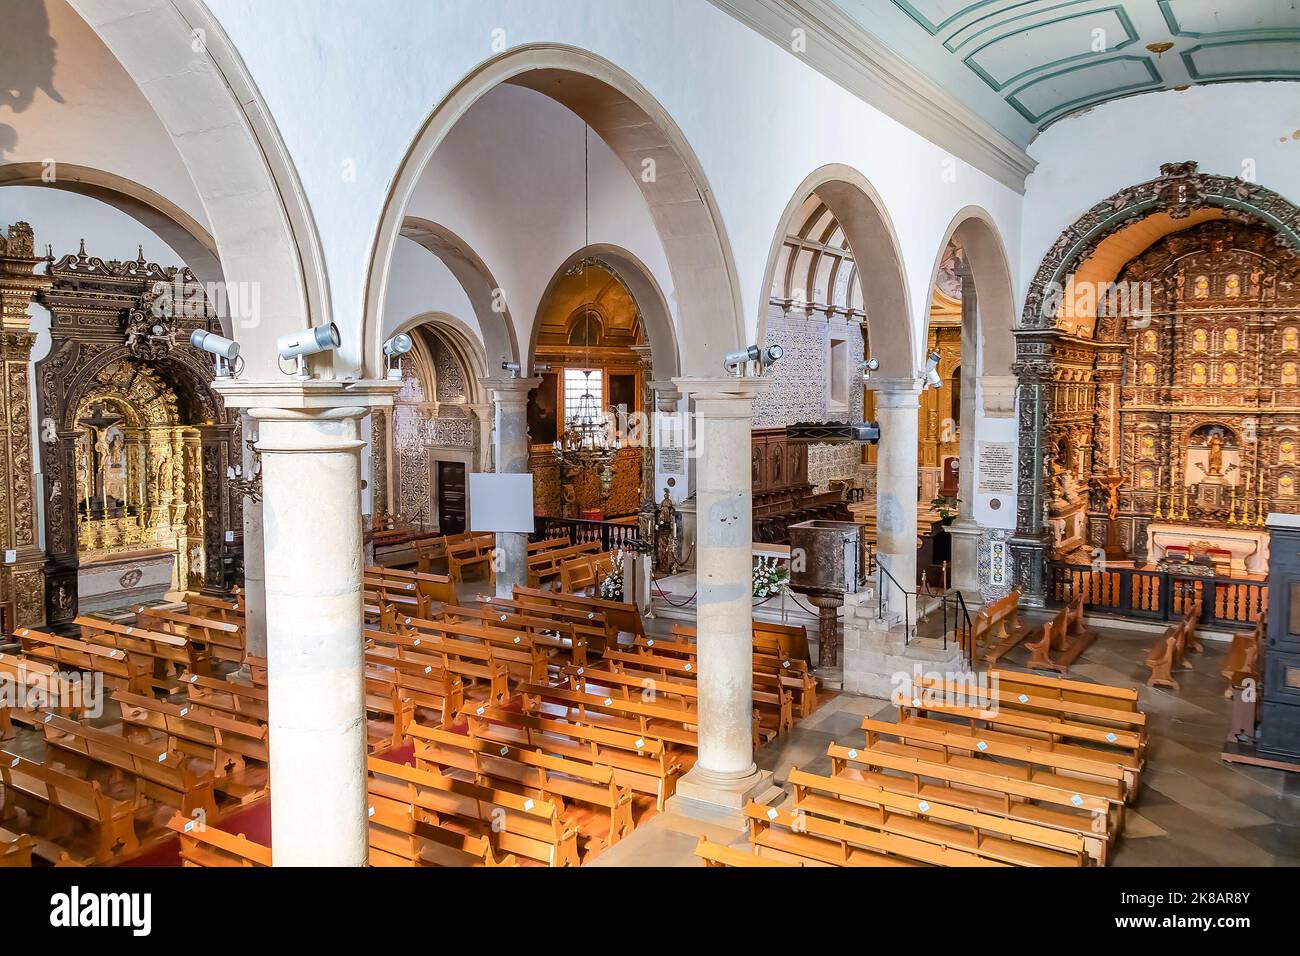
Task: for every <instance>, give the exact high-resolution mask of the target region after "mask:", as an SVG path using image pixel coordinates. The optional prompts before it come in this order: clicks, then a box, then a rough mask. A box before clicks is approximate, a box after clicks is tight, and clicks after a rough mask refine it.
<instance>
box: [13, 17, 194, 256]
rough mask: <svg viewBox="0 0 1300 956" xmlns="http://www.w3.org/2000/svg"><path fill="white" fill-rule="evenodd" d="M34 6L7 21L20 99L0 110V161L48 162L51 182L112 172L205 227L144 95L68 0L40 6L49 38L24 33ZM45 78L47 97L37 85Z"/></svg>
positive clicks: (181, 168)
mask: <svg viewBox="0 0 1300 956" xmlns="http://www.w3.org/2000/svg"><path fill="white" fill-rule="evenodd" d="M40 3H41V0H21V3H20V4H19V6H17V7H16V8H15V9H13V10H7V11H6V14H5V16H6V20H5V27H4V29H5V32H6V33H7V34H8V35H7V36H6V37H5V38H4V39H3V40H0V46H2V48H3V53H2V54H0V62H3V64H4V65H3V74H4V77H5V80H4V82H5V84H6V86H9V87H12V88H17V89H19V90H20V91H22V92H23V93H24V95H23V97H22V101H21V103H20V104H19V108H18V109H16V110H15V109H12V108H9V107H0V162H5V163H27V162H34V163H46V162H49V161H53V162H54V164H55V165H54V166H53V170H54V175H55V176H56V177H57V176H58V164H73V165H78V166H88V167H91V168H93V169H98V170H103V171H105V172H109V173H113V174H115V175H118V176H122V177H124V178H126V179H130V180H133V181H134V182H137V183H139V184H141V185H143V186H146V187H148V188H149V189H152V190H153V191H154V192H156V193H159V194H160V195H162V196H164V197H166V198H167V199H170V200H171V201H172V202H174V203H175V204H176V205H178V206H180V207H181V208H182V209H183V210H185V212H187V213H189V214H190V215H191V216H193V217H194V218H195V219H196V220H198V221H199V222H200V223H203V224H204V225H205V227H206V224H207V216H206V214H205V212H204V209H203V203H202V202H201V201H200V199H199V196H198V193H197V192H196V191H195V189H194V184H193V182H192V181H191V180H190V176H189V173H188V172H187V171H186V169H185V166H184V164H183V163H182V162H181V158H180V155H179V154H178V153H177V152H176V148H175V147H174V146H173V145H172V141H171V138H170V137H169V136H168V134H167V131H166V130H164V129H163V127H162V124H161V123H159V122H158V119H157V117H156V116H155V114H154V112H153V108H152V107H151V106H150V105H149V102H148V101H147V100H146V99H145V98H144V94H142V93H141V92H140V90H139V88H138V87H137V86H136V85H135V82H134V81H133V80H132V79H131V77H130V76H128V75H127V73H126V71H125V70H123V69H122V66H121V64H119V63H118V61H117V59H116V58H115V57H114V56H113V55H112V54H111V53H110V52H109V51H108V49H107V48H106V47H105V46H104V45H103V43H101V42H100V40H99V37H98V36H96V35H95V33H94V31H92V30H91V29H90V27H88V26H87V25H86V23H85V21H83V20H82V19H81V17H80V16H79V15H78V14H77V13H76V12H74V11H73V10H72V8H71V7H69V6H68V4H67V2H66V0H44V7H45V12H46V15H47V17H48V21H49V34H48V36H38V35H36V34H35V33H30V32H28V31H27V27H28V26H29V25H34V24H35V21H34V20H32V19H31V11H32V9H33V8H34V7H39V6H40ZM20 14H21V17H20ZM50 39H52V40H53V42H54V47H53V51H52V53H48V51H47V50H46V47H47V45H48V43H49V40H50ZM47 55H52V57H53V69H52V71H49V70H48V69H47V67H46V66H45V59H44V58H45V57H46V56H47ZM47 74H48V76H49V82H48V83H45V84H44V85H45V86H48V87H50V88H52V92H53V94H54V95H53V96H52V95H51V91H50V89H46V88H43V87H42V86H41V85H38V84H39V83H40V82H41V78H42V77H43V76H46V75H47ZM55 96H57V97H58V98H59V99H61V100H62V101H63V102H58V100H56V99H55ZM133 254H134V253H133Z"/></svg>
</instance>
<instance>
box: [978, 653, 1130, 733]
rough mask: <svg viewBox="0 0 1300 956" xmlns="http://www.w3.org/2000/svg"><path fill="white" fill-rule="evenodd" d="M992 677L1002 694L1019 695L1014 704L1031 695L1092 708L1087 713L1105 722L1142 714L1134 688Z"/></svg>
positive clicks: (998, 673)
mask: <svg viewBox="0 0 1300 956" xmlns="http://www.w3.org/2000/svg"><path fill="white" fill-rule="evenodd" d="M988 676H989V680H990V681H997V684H998V687H1000V688H1001V689H1002V690H1004V691H1007V692H1009V693H1012V694H1015V695H1017V700H1016V701H1015V702H1014V703H1019V699H1018V695H1020V694H1027V695H1029V696H1030V697H1032V698H1035V699H1038V700H1054V701H1058V702H1059V703H1061V704H1065V705H1070V704H1079V705H1081V706H1083V707H1085V708H1088V710H1087V711H1086V713H1088V714H1096V715H1098V716H1100V717H1103V718H1104V717H1106V712H1108V711H1119V712H1121V713H1123V714H1140V713H1141V711H1140V710H1139V709H1138V692H1137V690H1136V688H1133V687H1117V686H1115V685H1114V684H1096V683H1093V682H1091V681H1081V680H1067V679H1065V678H1062V677H1049V676H1047V675H1044V674H1025V673H1022V672H1020V671H1006V670H1001V669H999V668H996V667H995V668H993V669H992V670H990V671H989V672H988ZM1064 713H1069V711H1068V710H1067V711H1064ZM1081 713H1082V712H1081ZM1145 725H1146V721H1145V720H1143V721H1141V722H1140V724H1139V725H1138V726H1142V727H1145Z"/></svg>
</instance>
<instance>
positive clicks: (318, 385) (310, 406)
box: [212, 377, 402, 418]
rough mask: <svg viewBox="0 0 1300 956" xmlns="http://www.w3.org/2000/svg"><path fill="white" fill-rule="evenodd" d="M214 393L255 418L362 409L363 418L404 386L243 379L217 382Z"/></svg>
mask: <svg viewBox="0 0 1300 956" xmlns="http://www.w3.org/2000/svg"><path fill="white" fill-rule="evenodd" d="M212 387H213V389H214V390H215V391H216V392H217V394H219V395H220V396H221V398H222V401H224V402H225V403H226V407H227V408H247V409H252V410H254V411H250V412H249V414H250V415H252V417H254V418H271V417H273V416H272V414H271V413H272V412H273V411H274V410H277V409H278V410H281V411H286V412H288V411H297V412H302V413H305V414H307V415H308V416H310V414H311V413H316V412H325V411H328V410H330V409H336V408H359V409H360V412H358V413H357V414H358V415H364V414H365V413H366V411H367V410H368V409H370V408H387V407H390V406H391V405H392V404H393V396H395V395H396V394H397V392H398V391H399V390H400V389H401V387H402V383H401V382H397V381H391V380H389V379H361V380H358V381H350V382H349V381H340V380H336V379H308V380H307V381H305V382H304V381H300V380H298V379H292V378H288V377H285V379H284V380H283V381H269V382H252V381H243V380H241V379H236V378H229V379H217V380H215V381H214V382H213V383H212Z"/></svg>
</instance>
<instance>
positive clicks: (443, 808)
mask: <svg viewBox="0 0 1300 956" xmlns="http://www.w3.org/2000/svg"><path fill="white" fill-rule="evenodd" d="M366 767H367V770H368V773H369V780H368V790H369V794H370V798H371V800H372V801H373V800H374V799H375V798H386V799H388V800H392V801H394V802H396V803H399V804H403V805H404V806H406V807H409V808H410V811H411V814H410V815H411V816H412V818H413V819H415V820H418V821H427V822H431V823H434V824H441V823H442V822H443V821H444V820H457V821H459V822H461V823H462V825H465V826H467V827H468V828H469V829H470V830H471V832H473V833H475V835H479V836H483V837H486V838H487V839H488V840H489V841H491V843H492V847H493V850H494V851H495V852H497V853H514V854H517V855H518V856H522V857H527V858H528V859H530V860H537V861H538V862H540V863H545V864H546V865H547V866H577V865H578V864H579V863H580V862H581V861H580V859H579V855H578V837H577V832H576V831H575V830H574V829H573V828H572V827H569V826H567V825H566V824H564V823H563V822H562V821H561V819H560V814H559V810H558V808H557V807H556V805H555V804H554V803H552V802H550V801H548V800H538V799H536V798H535V797H524V796H520V795H519V794H517V793H511V792H509V791H507V790H498V789H496V788H494V787H484V786H480V785H478V784H474V783H469V782H467V781H464V780H456V779H453V778H451V777H447V776H445V775H443V774H440V773H436V772H434V771H429V770H420V769H418V768H416V767H408V766H406V765H405V764H397V763H391V762H389V761H387V760H381V759H379V758H377V757H370V758H368V759H367V761H366Z"/></svg>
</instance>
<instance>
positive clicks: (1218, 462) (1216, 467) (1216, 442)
mask: <svg viewBox="0 0 1300 956" xmlns="http://www.w3.org/2000/svg"><path fill="white" fill-rule="evenodd" d="M1208 474H1210V475H1222V474H1223V436H1222V435H1212V436H1211V437H1210V467H1209V471H1208Z"/></svg>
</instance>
